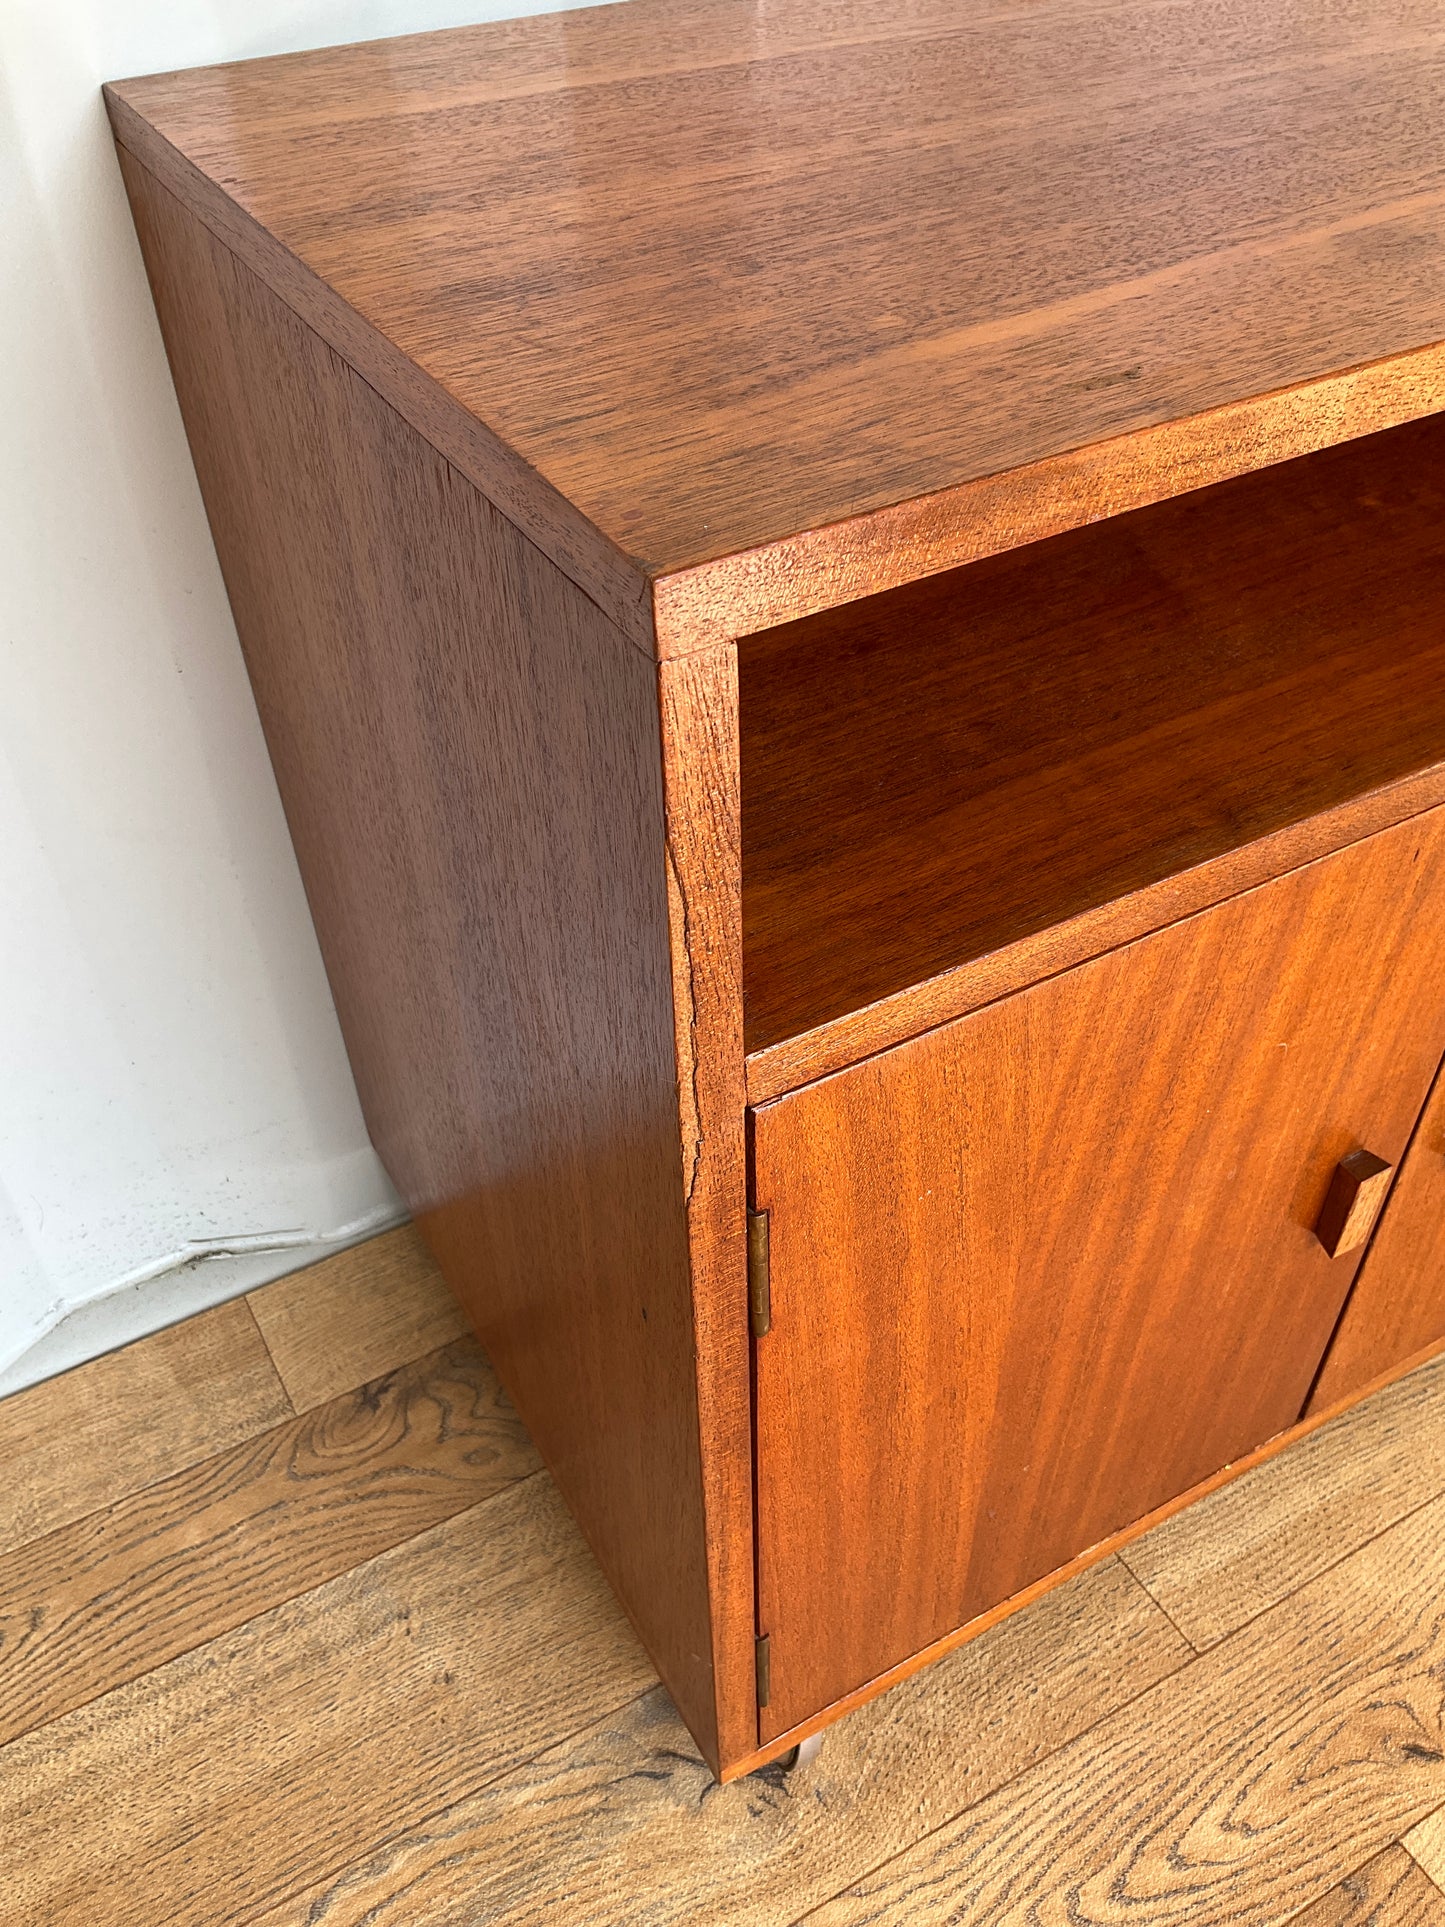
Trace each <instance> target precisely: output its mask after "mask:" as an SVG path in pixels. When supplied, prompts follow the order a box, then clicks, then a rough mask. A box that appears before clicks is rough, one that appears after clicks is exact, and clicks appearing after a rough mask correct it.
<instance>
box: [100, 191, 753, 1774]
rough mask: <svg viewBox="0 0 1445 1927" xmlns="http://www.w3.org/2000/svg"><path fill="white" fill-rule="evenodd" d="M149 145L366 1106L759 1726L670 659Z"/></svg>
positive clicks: (588, 1466) (224, 503)
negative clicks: (672, 731) (719, 1553)
mask: <svg viewBox="0 0 1445 1927" xmlns="http://www.w3.org/2000/svg"><path fill="white" fill-rule="evenodd" d="M125 174H126V184H127V187H128V189H129V191H130V195H131V203H132V208H133V211H134V214H135V218H136V224H137V228H138V230H139V233H140V236H141V241H142V245H143V247H144V249H145V253H146V259H147V263H148V266H149V268H150V271H151V276H152V286H153V289H154V292H155V297H156V305H157V308H158V310H159V312H160V316H161V321H162V326H163V327H164V330H165V334H166V342H167V348H168V351H169V353H170V356H171V364H172V368H173V370H174V373H175V377H176V385H177V388H178V391H179V393H180V396H181V401H182V407H183V409H184V411H185V415H186V424H187V430H188V433H189V435H190V438H191V447H192V452H193V454H194V456H195V460H196V467H197V470H198V472H199V474H200V477H201V482H202V488H203V491H204V493H205V496H206V502H207V508H208V512H209V514H210V518H211V526H212V530H213V532H214V534H215V538H216V546H217V549H218V551H219V553H220V556H221V561H222V567H223V569H224V571H225V575H226V583H227V588H228V590H229V593H230V597H231V603H232V607H233V608H234V610H235V612H236V618H237V625H238V628H239V630H240V633H241V637H242V642H243V647H244V648H245V651H246V660H247V666H248V668H249V670H250V674H251V679H252V683H253V686H254V687H255V690H256V697H257V703H258V706H259V708H260V711H261V716H262V720H263V722H264V724H265V727H266V733H267V740H268V743H269V745H270V749H271V755H272V760H273V762H274V764H275V767H276V774H277V781H278V783H279V785H280V789H281V796H282V801H283V803H284V804H285V806H286V812H287V819H288V822H289V823H290V826H291V831H292V836H293V838H294V840H295V844H296V850H297V856H298V859H299V861H300V864H301V871H302V875H303V878H304V879H305V883H306V888H307V894H308V897H309V900H310V903H311V908H312V914H313V915H314V917H315V920H316V925H317V930H318V933H319V935H320V937H321V942H322V947H323V951H324V954H325V957H326V961H327V968H328V972H329V975H330V979H331V985H332V990H333V993H334V995H335V998H336V1005H337V1012H338V1015H339V1016H340V1019H341V1024H342V1029H343V1032H344V1034H345V1036H346V1038H347V1042H348V1046H349V1049H350V1052H351V1057H352V1062H353V1065H354V1066H355V1067H356V1071H357V1081H358V1087H359V1089H360V1093H361V1099H362V1106H363V1109H364V1111H365V1113H366V1119H367V1124H368V1127H369V1129H370V1131H371V1134H372V1137H373V1139H374V1140H375V1142H376V1145H377V1148H378V1149H379V1151H380V1152H381V1154H382V1157H383V1158H384V1160H385V1161H386V1165H387V1168H388V1170H389V1171H390V1172H391V1174H392V1176H393V1177H394V1178H395V1179H396V1181H397V1183H398V1184H399V1186H400V1187H401V1189H402V1191H403V1193H404V1195H405V1196H406V1198H407V1200H408V1202H409V1203H410V1205H411V1207H412V1209H413V1211H414V1213H415V1214H416V1216H417V1219H418V1221H419V1223H420V1225H421V1228H422V1230H423V1232H424V1234H425V1235H426V1238H427V1241H428V1243H429V1244H430V1245H431V1246H432V1248H433V1250H434V1251H435V1252H436V1253H437V1256H438V1258H439V1260H440V1262H441V1265H442V1269H443V1271H444V1272H445V1274H446V1275H447V1277H448V1278H449V1279H450V1281H451V1283H452V1287H453V1289H454V1290H455V1291H456V1292H457V1294H458V1296H459V1297H460V1298H461V1299H462V1301H463V1303H464V1304H465V1306H466V1308H467V1310H468V1312H469V1313H470V1315H471V1317H472V1320H473V1322H474V1323H475V1324H476V1326H477V1329H478V1331H479V1333H480V1334H481V1336H482V1338H483V1340H484V1342H485V1343H486V1345H487V1348H488V1350H489V1352H490V1354H491V1355H492V1357H493V1358H494V1360H495V1362H496V1364H497V1366H498V1369H499V1371H500V1373H501V1375H502V1378H503V1381H504V1383H505V1384H506V1386H507V1388H508V1390H509V1391H510V1392H511V1394H512V1396H513V1398H514V1399H515V1400H516V1402H517V1405H518V1408H519V1410H520V1411H521V1413H522V1416H523V1418H524V1420H525V1421H526V1423H527V1426H528V1429H529V1430H530V1431H531V1433H532V1435H533V1437H534V1438H535V1439H536V1441H537V1444H538V1446H539V1447H540V1449H541V1451H542V1452H543V1455H544V1456H545V1458H546V1459H547V1462H548V1464H549V1466H550V1467H551V1469H552V1471H553V1473H554V1475H555V1476H556V1479H557V1482H558V1484H559V1486H560V1487H561V1489H562V1491H563V1493H564V1495H566V1496H567V1497H568V1499H569V1501H570V1502H571V1503H572V1505H573V1506H574V1507H575V1509H576V1511H577V1513H578V1515H579V1517H581V1518H582V1519H584V1520H585V1521H586V1530H587V1532H588V1535H589V1538H590V1540H591V1542H592V1545H593V1547H594V1549H595V1550H596V1552H597V1554H598V1557H599V1559H600V1561H601V1563H602V1565H603V1567H604V1569H605V1570H606V1571H607V1573H608V1576H609V1577H610V1578H611V1580H612V1582H613V1584H614V1585H615V1586H616V1588H617V1591H618V1594H619V1596H620V1597H621V1599H622V1600H623V1603H624V1604H625V1605H626V1607H627V1609H628V1611H629V1612H630V1613H631V1615H632V1616H633V1618H634V1619H635V1620H636V1621H637V1622H638V1624H639V1625H640V1626H641V1627H642V1628H643V1629H644V1631H645V1634H646V1637H647V1642H648V1645H649V1648H650V1650H651V1651H652V1653H653V1654H654V1657H655V1659H656V1662H657V1664H658V1667H659V1670H660V1671H661V1672H662V1675H663V1677H664V1678H665V1679H666V1680H667V1683H668V1686H669V1688H670V1689H671V1690H672V1692H673V1693H674V1695H675V1696H676V1698H677V1700H678V1703H679V1705H680V1706H683V1707H684V1708H686V1709H687V1716H688V1718H689V1720H690V1721H691V1722H693V1723H694V1726H695V1730H696V1731H697V1733H698V1735H699V1740H700V1743H701V1744H702V1745H703V1746H704V1747H705V1748H706V1749H707V1750H708V1751H709V1752H710V1753H712V1754H713V1755H714V1756H715V1757H717V1756H718V1749H719V1747H720V1746H725V1750H731V1751H736V1750H738V1742H737V1741H736V1740H733V1741H730V1742H725V1741H724V1740H721V1739H720V1737H719V1716H718V1713H717V1710H716V1709H717V1705H718V1702H717V1698H716V1694H715V1682H714V1667H715V1665H716V1664H717V1661H716V1660H715V1657H714V1645H713V1638H714V1633H713V1620H712V1605H713V1603H714V1601H715V1600H717V1599H718V1597H719V1595H718V1594H717V1593H716V1592H715V1591H714V1590H713V1589H712V1588H711V1587H710V1585H709V1572H708V1557H709V1555H708V1549H707V1540H708V1537H709V1535H710V1534H715V1535H718V1536H720V1537H725V1540H726V1545H727V1547H728V1549H729V1551H728V1556H729V1558H730V1559H731V1560H732V1562H733V1563H734V1565H735V1564H736V1562H737V1560H738V1559H739V1558H740V1557H741V1558H742V1559H743V1560H744V1561H745V1562H746V1565H747V1566H748V1568H749V1571H748V1573H747V1575H746V1579H745V1581H744V1582H743V1583H744V1584H745V1585H746V1588H747V1591H748V1592H749V1593H750V1566H751V1560H750V1557H749V1553H748V1548H749V1544H750V1510H749V1504H748V1492H747V1475H746V1472H744V1474H743V1476H742V1479H741V1482H740V1481H739V1480H738V1478H737V1477H736V1476H734V1477H733V1479H732V1482H731V1485H730V1486H725V1493H726V1495H727V1496H730V1497H731V1499H732V1502H733V1504H734V1507H735V1512H736V1516H735V1517H733V1518H732V1519H729V1520H727V1521H726V1522H724V1521H722V1520H720V1519H718V1518H717V1517H716V1514H715V1512H714V1515H713V1517H712V1518H709V1516H708V1512H707V1509H706V1508H707V1505H708V1504H709V1502H712V1503H713V1504H714V1505H715V1504H716V1502H717V1501H716V1499H715V1495H714V1489H713V1488H714V1485H715V1483H716V1482H715V1481H713V1482H710V1484H709V1487H708V1489H707V1493H706V1497H705V1492H704V1483H703V1474H702V1468H701V1459H702V1456H703V1454H704V1452H707V1453H708V1454H709V1455H710V1454H711V1453H713V1452H714V1451H715V1450H716V1449H717V1447H718V1446H719V1445H721V1446H722V1448H723V1452H724V1454H725V1456H726V1457H727V1458H728V1459H729V1460H730V1461H731V1462H733V1463H736V1462H737V1461H738V1460H739V1459H741V1463H742V1465H743V1466H744V1467H746V1465H747V1463H748V1424H749V1420H748V1400H749V1393H748V1380H747V1358H746V1338H745V1335H740V1336H739V1337H738V1338H737V1340H736V1342H735V1343H734V1344H733V1345H732V1346H731V1347H730V1348H729V1347H726V1346H721V1345H719V1346H717V1347H714V1348H712V1349H711V1350H701V1349H695V1347H694V1337H693V1331H694V1322H693V1321H694V1316H695V1303H694V1278H693V1270H692V1266H691V1263H690V1258H689V1249H688V1239H687V1222H686V1210H687V1199H688V1195H689V1191H690V1189H691V1188H692V1186H693V1183H694V1180H693V1178H692V1177H691V1176H688V1177H687V1178H686V1179H685V1177H684V1172H683V1168H682V1164H683V1159H682V1152H681V1148H680V1144H679V1136H678V1106H677V1069H676V1060H675V1042H676V1040H675V1030H674V1005H673V982H672V969H673V963H672V956H671V952H670V949H669V943H668V861H667V839H666V833H665V822H664V798H663V780H662V757H661V726H660V720H659V711H658V697H657V687H656V672H655V670H654V668H653V666H652V665H651V664H649V663H648V662H647V661H646V660H645V659H644V658H643V656H642V655H641V653H640V652H639V651H637V650H636V649H633V648H631V647H628V646H622V645H620V640H619V638H618V637H617V634H616V631H615V630H614V629H613V628H612V625H611V624H610V622H609V621H608V619H607V618H606V617H605V616H604V615H603V614H602V613H601V611H600V610H599V609H598V608H597V607H596V605H595V604H593V603H591V602H589V601H588V600H587V599H586V598H585V597H584V596H583V595H582V594H581V593H580V591H578V590H577V589H576V588H575V587H574V586H573V585H572V583H571V582H569V581H568V579H567V578H566V577H565V576H564V575H563V574H562V573H561V572H560V571H559V570H557V569H556V568H554V567H553V566H552V564H551V563H549V562H548V561H547V560H546V559H545V558H544V557H542V556H540V555H539V554H538V553H537V551H535V550H534V549H532V548H531V546H530V545H529V544H528V543H527V541H526V540H525V538H524V537H522V536H521V535H520V534H519V533H518V531H517V530H516V529H515V528H514V527H513V526H512V524H511V523H509V522H507V521H506V520H505V519H504V518H503V517H501V516H500V515H498V514H497V513H496V511H495V510H494V509H493V508H492V507H491V506H490V504H489V503H487V502H486V501H485V500H484V499H483V498H482V497H481V496H480V495H479V494H478V493H477V491H476V490H475V489H474V488H473V487H472V485H471V483H470V482H468V481H466V480H465V479H464V478H463V477H462V476H460V475H458V474H457V473H456V471H455V470H454V469H451V468H449V467H448V465H447V464H446V463H445V462H444V461H443V460H442V459H441V458H440V456H438V455H437V454H436V453H435V451H434V450H432V449H431V448H430V447H429V446H428V445H427V444H426V443H425V442H423V441H422V440H421V439H420V437H419V436H417V435H416V433H415V431H414V430H412V429H411V428H410V427H409V426H408V425H407V424H406V423H405V422H404V421H402V420H401V419H400V417H399V416H397V415H396V414H395V413H394V411H393V410H392V409H390V408H389V407H388V406H387V404H386V403H385V402H383V401H382V400H381V399H380V398H379V397H378V396H377V395H376V394H375V393H374V392H373V391H372V390H371V389H370V388H368V387H367V386H366V385H365V383H363V382H362V381H360V380H359V379H358V378H357V376H356V375H355V374H354V373H353V372H352V371H351V370H350V369H349V368H348V367H347V366H346V365H345V364H344V363H343V362H341V361H340V360H338V358H337V357H336V356H335V354H334V353H333V352H332V351H331V350H330V349H329V348H328V347H327V346H326V344H325V343H324V342H322V341H321V340H320V339H319V338H318V337H317V336H315V335H314V334H312V333H311V331H310V330H309V329H307V328H306V327H305V326H304V325H303V324H302V323H301V322H300V321H298V320H297V318H296V317H295V316H294V315H293V314H292V313H291V312H290V311H289V310H288V309H287V308H286V307H285V306H284V305H283V304H282V303H281V302H279V301H278V300H277V299H276V297H275V296H274V295H273V294H271V293H270V291H269V290H268V289H267V288H265V287H264V286H263V285H262V284H261V283H260V282H259V281H257V280H256V279H255V277H254V276H252V275H251V273H250V272H249V270H248V269H246V268H245V267H244V266H243V265H242V264H241V263H240V262H238V261H237V260H236V259H235V257H234V256H232V255H230V254H229V253H228V252H227V251H226V250H225V249H224V248H223V247H222V246H220V244H219V243H218V242H217V241H216V240H215V239H214V238H213V237H212V236H211V234H210V233H209V232H208V231H207V229H206V228H205V227H204V226H203V225H202V224H201V223H200V222H198V221H197V220H196V219H195V217H194V216H193V215H191V214H189V213H188V212H187V211H186V210H185V208H184V207H182V206H181V204H180V203H179V202H177V201H176V200H175V199H174V198H173V197H172V196H171V195H170V194H169V193H168V192H167V191H166V190H165V189H164V188H163V187H161V186H160V185H159V183H157V182H156V181H155V180H154V179H153V178H152V177H151V176H150V175H149V174H147V173H146V171H145V170H144V169H143V168H141V167H139V166H138V165H137V164H136V163H135V162H134V161H133V160H130V159H128V158H127V159H126V160H125ZM699 969H700V970H701V965H700V966H699ZM738 1075H739V1078H740V1075H741V1070H740V1059H739V1072H738ZM733 1135H734V1137H735V1139H736V1142H737V1147H738V1148H737V1152H736V1162H737V1168H738V1172H739V1177H738V1185H739V1195H741V1156H742V1151H741V1144H742V1119H741V1114H740V1112H739V1114H738V1116H737V1117H736V1119H735V1121H734V1125H733ZM728 1282H729V1281H727V1280H726V1279H722V1278H709V1277H708V1276H707V1275H705V1274H703V1273H702V1272H699V1275H698V1279H697V1289H696V1296H697V1298H698V1299H699V1300H705V1297H706V1293H707V1291H708V1290H709V1289H712V1290H718V1291H723V1292H726V1290H727V1286H728ZM733 1290H734V1293H735V1295H736V1297H737V1300H738V1303H739V1304H742V1303H743V1302H745V1301H744V1297H743V1286H742V1283H741V1279H740V1276H739V1278H738V1279H737V1280H736V1281H734V1282H733ZM743 1331H744V1334H745V1326H744V1328H743ZM699 1371H701V1373H702V1374H703V1375H704V1377H705V1378H706V1379H707V1380H708V1381H709V1389H708V1391H707V1392H706V1393H705V1394H700V1391H699V1380H698V1376H697V1374H698V1372H699ZM729 1373H731V1382H730V1383H729V1382H725V1381H726V1380H727V1379H728V1374H729ZM714 1380H716V1382H715V1383H714ZM700 1396H705V1397H706V1399H707V1401H708V1411H709V1427H708V1431H707V1437H706V1442H704V1439H703V1435H702V1432H701V1430H700V1426H699V1398H700ZM600 1439H605V1440H606V1441H607V1449H606V1450H605V1451H601V1450H599V1449H598V1441H599V1440H600ZM737 1583H738V1582H736V1581H735V1584H737ZM723 1596H724V1597H725V1596H726V1595H723ZM745 1610H746V1611H747V1614H748V1618H749V1619H750V1616H751V1609H750V1601H748V1602H747V1604H746V1607H745ZM720 1615H721V1608H720ZM733 1640H734V1644H735V1646H736V1647H737V1649H738V1650H739V1651H740V1653H741V1662H740V1661H739V1660H738V1659H737V1658H734V1659H733V1660H732V1662H731V1664H732V1668H733V1671H734V1672H736V1671H737V1670H738V1667H739V1664H740V1663H741V1665H742V1666H743V1668H744V1669H746V1668H747V1666H748V1665H749V1663H750V1642H751V1634H750V1631H749V1626H748V1619H744V1620H742V1621H741V1622H740V1623H739V1624H738V1626H737V1627H736V1629H735V1630H734V1631H733ZM741 1713H742V1715H743V1717H744V1720H745V1737H746V1738H747V1740H748V1742H749V1744H751V1743H752V1739H753V1735H752V1726H751V1718H750V1713H751V1708H750V1706H749V1705H748V1703H747V1702H746V1701H744V1702H743V1704H742V1707H741Z"/></svg>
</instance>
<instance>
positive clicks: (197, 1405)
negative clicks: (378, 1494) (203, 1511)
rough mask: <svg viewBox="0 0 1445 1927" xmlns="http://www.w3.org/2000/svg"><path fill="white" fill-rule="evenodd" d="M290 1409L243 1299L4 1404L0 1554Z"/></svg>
mask: <svg viewBox="0 0 1445 1927" xmlns="http://www.w3.org/2000/svg"><path fill="white" fill-rule="evenodd" d="M290 1416H291V1407H290V1405H289V1404H288V1403H287V1399H286V1393H285V1391H284V1390H283V1388H282V1385H281V1381H280V1379H279V1378H278V1377H277V1376H276V1371H275V1367H274V1366H273V1365H272V1363H271V1360H270V1357H269V1356H268V1354H267V1351H266V1347H265V1345H264V1344H263V1343H262V1342H261V1334H260V1333H259V1332H258V1331H257V1329H256V1324H255V1320H254V1319H253V1318H252V1317H251V1314H250V1312H249V1311H248V1310H247V1309H246V1306H245V1303H244V1302H235V1303H232V1304H229V1305H220V1306H218V1307H217V1308H216V1309H215V1310H214V1311H208V1312H203V1313H202V1314H201V1315H200V1316H199V1317H197V1318H190V1319H187V1321H186V1322H185V1323H184V1324H183V1325H174V1326H172V1327H171V1329H170V1330H169V1331H160V1332H155V1333H153V1334H152V1335H151V1336H150V1337H149V1338H142V1339H139V1340H138V1341H137V1342H136V1343H135V1344H134V1345H127V1346H126V1347H125V1348H124V1349H123V1350H121V1351H118V1352H111V1353H109V1354H108V1355H107V1356H106V1357H104V1358H97V1359H93V1360H92V1361H91V1362H90V1363H89V1364H88V1365H82V1366H79V1367H78V1368H77V1369H76V1370H75V1371H74V1372H68V1373H66V1374H64V1375H63V1376H62V1377H60V1378H53V1379H49V1380H47V1381H46V1382H45V1383H44V1384H43V1385H33V1386H31V1387H30V1388H29V1389H28V1390H27V1391H23V1392H14V1393H12V1394H11V1396H10V1397H9V1398H6V1399H0V1465H3V1467H4V1468H5V1475H4V1477H3V1479H0V1553H4V1552H9V1551H11V1550H12V1549H13V1548H15V1547H16V1546H23V1545H25V1544H27V1543H28V1542H29V1541H30V1540H32V1539H38V1538H40V1537H41V1536H42V1535H43V1534H45V1533H48V1532H54V1531H56V1530H57V1529H58V1528H59V1527H61V1526H67V1525H70V1524H72V1523H73V1522H74V1521H75V1520H77V1519H82V1518H84V1517H85V1516H86V1515H87V1514H88V1513H91V1512H95V1511H97V1510H98V1509H99V1508H100V1507H102V1506H108V1505H114V1504H115V1503H116V1502H117V1501H118V1500H121V1499H124V1498H126V1497H127V1496H128V1495H129V1494H131V1493H134V1492H141V1491H144V1489H145V1488H146V1487H147V1486H150V1485H154V1484H155V1483H156V1482H157V1481H158V1480H161V1479H165V1478H169V1477H170V1475H171V1474H172V1473H174V1472H179V1471H182V1470H184V1468H185V1467H187V1466H190V1465H196V1464H197V1463H199V1462H200V1461H201V1460H202V1459H208V1458H210V1457H211V1456H212V1455H213V1454H214V1453H217V1452H222V1451H224V1450H225V1449H226V1448H227V1447H228V1446H233V1445H238V1444H239V1443H240V1442H241V1441H242V1440H244V1439H249V1438H254V1437H255V1436H256V1434H257V1433H259V1432H264V1431H266V1430H268V1429H269V1427H271V1426H273V1425H276V1424H278V1423H279V1422H280V1421H281V1420H283V1419H286V1418H289V1417H290Z"/></svg>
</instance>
